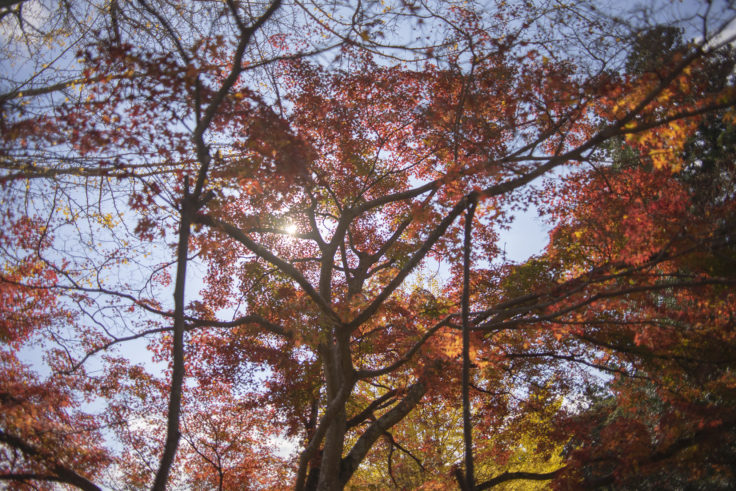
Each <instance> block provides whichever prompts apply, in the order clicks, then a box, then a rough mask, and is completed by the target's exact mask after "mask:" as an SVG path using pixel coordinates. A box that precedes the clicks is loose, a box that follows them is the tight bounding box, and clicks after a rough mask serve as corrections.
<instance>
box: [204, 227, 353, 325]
mask: <svg viewBox="0 0 736 491" xmlns="http://www.w3.org/2000/svg"><path fill="white" fill-rule="evenodd" d="M194 221H195V223H200V224H203V225H208V226H210V227H213V228H217V229H220V230H222V231H223V232H225V234H227V235H228V236H229V237H230V238H232V239H234V240H237V241H238V242H240V243H241V244H243V245H244V246H245V247H247V248H248V249H249V250H251V251H252V252H253V253H254V254H256V255H257V256H258V257H260V258H262V259H265V260H266V261H268V262H269V263H271V264H273V265H274V266H276V267H277V268H279V269H280V270H281V271H283V272H284V273H286V274H287V275H288V276H289V277H291V279H293V280H294V281H296V282H297V283H298V284H299V286H301V287H302V289H303V290H304V292H305V293H306V294H307V295H309V296H310V297H311V298H312V300H314V302H315V303H316V304H317V305H318V306H319V308H320V309H321V310H322V312H324V313H325V314H327V315H328V316H329V317H330V318H332V319H333V320H336V321H337V322H340V318H339V317H338V315H337V314H336V313H335V312H334V311H333V310H332V308H331V307H330V305H329V304H328V303H327V301H326V300H325V299H324V298H322V296H321V295H320V294H319V293H318V292H317V291H316V290H315V289H314V287H313V286H312V285H311V284H310V283H309V281H307V279H306V278H305V277H304V276H303V275H302V274H301V272H300V271H299V270H298V269H296V268H295V267H294V266H292V265H291V264H289V263H288V262H286V261H284V260H283V259H281V258H279V257H278V256H276V255H275V254H274V253H272V252H271V251H269V250H268V249H266V248H265V247H264V246H262V245H260V244H258V243H257V242H255V241H254V240H253V239H251V238H250V237H248V236H247V235H246V234H245V233H244V232H243V231H242V230H240V229H239V228H237V227H235V226H234V225H231V224H229V223H226V222H223V221H221V220H217V219H216V218H213V217H211V216H209V215H206V214H202V213H200V214H197V216H196V217H195V219H194Z"/></svg>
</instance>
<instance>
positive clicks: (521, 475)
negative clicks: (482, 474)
mask: <svg viewBox="0 0 736 491" xmlns="http://www.w3.org/2000/svg"><path fill="white" fill-rule="evenodd" d="M565 468H566V467H561V468H559V469H557V470H556V471H552V472H504V473H503V474H501V475H498V476H496V477H494V478H493V479H490V480H488V481H486V482H484V483H482V484H479V485H478V486H476V488H475V489H477V490H478V491H480V490H482V489H490V488H492V487H493V486H498V485H499V484H501V483H504V482H506V481H513V480H516V479H526V480H528V481H550V480H552V479H554V478H555V477H557V475H558V474H560V473H561V472H562V471H563V470H565Z"/></svg>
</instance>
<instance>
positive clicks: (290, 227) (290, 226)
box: [284, 223, 297, 235]
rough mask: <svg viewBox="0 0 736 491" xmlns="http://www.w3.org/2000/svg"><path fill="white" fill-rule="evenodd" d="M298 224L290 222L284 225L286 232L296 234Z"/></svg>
mask: <svg viewBox="0 0 736 491" xmlns="http://www.w3.org/2000/svg"><path fill="white" fill-rule="evenodd" d="M296 230H297V229H296V224H295V223H289V224H287V225H286V226H285V227H284V232H286V233H287V234H289V235H294V234H296Z"/></svg>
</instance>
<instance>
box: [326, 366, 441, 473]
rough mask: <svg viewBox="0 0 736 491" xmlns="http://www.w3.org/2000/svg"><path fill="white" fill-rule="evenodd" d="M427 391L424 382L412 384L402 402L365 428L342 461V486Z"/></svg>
mask: <svg viewBox="0 0 736 491" xmlns="http://www.w3.org/2000/svg"><path fill="white" fill-rule="evenodd" d="M425 392H427V387H426V386H425V385H424V382H422V381H419V382H417V383H415V384H413V385H411V386H410V387H409V389H408V390H407V391H406V396H405V397H404V398H403V399H402V400H401V402H399V403H398V404H397V405H396V406H394V407H393V408H391V410H390V411H388V412H387V413H386V414H384V415H383V416H381V417H380V418H378V419H377V420H376V421H375V422H374V423H373V424H371V425H370V426H369V427H368V428H367V429H366V430H365V432H364V433H363V434H362V435H361V436H360V438H358V441H357V442H355V445H353V448H351V449H350V452H348V454H347V456H345V458H343V459H342V462H340V483H341V485H342V486H345V484H347V482H348V481H349V480H350V477H351V476H352V475H353V473H354V472H355V470H356V469H357V468H358V465H360V463H361V461H362V460H363V458H364V457H365V456H366V454H367V453H368V451H369V450H370V449H371V447H372V446H373V444H374V443H375V442H376V440H377V439H378V438H380V437H381V435H384V434H385V433H386V431H387V430H388V429H389V428H391V427H392V426H394V425H395V424H396V423H398V422H399V421H401V420H402V419H404V417H405V416H406V415H407V414H409V412H411V410H412V409H414V407H415V406H416V405H417V404H418V403H419V401H420V400H421V398H422V396H424V393H425Z"/></svg>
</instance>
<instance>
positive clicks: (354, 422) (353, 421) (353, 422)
mask: <svg viewBox="0 0 736 491" xmlns="http://www.w3.org/2000/svg"><path fill="white" fill-rule="evenodd" d="M397 392H398V391H397V390H396V389H394V390H390V391H388V392H386V393H385V394H383V395H382V396H381V397H379V398H378V399H376V400H374V401H373V402H371V403H370V404H369V405H368V407H366V408H365V409H363V410H362V411H361V412H359V413H358V414H356V415H355V416H353V417H352V418H350V419H349V420H348V421H347V422H346V423H345V426H346V427H347V428H352V427H353V426H358V425H359V424H360V423H362V422H363V421H365V420H366V419H368V417H369V416H370V415H371V414H372V413H373V411H375V410H376V409H378V407H379V406H380V405H381V404H383V403H384V402H386V401H387V400H389V399H391V398H392V397H394V396H395V395H396V393H397Z"/></svg>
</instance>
